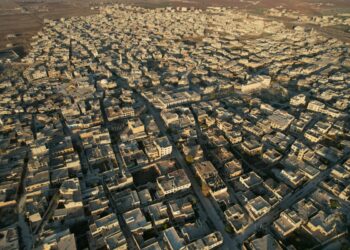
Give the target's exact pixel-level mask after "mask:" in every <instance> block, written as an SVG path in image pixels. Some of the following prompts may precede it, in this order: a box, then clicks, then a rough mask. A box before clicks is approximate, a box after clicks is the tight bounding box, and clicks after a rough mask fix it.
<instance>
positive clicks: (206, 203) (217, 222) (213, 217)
mask: <svg viewBox="0 0 350 250" xmlns="http://www.w3.org/2000/svg"><path fill="white" fill-rule="evenodd" d="M139 96H140V98H142V99H143V100H144V98H143V97H142V96H141V95H139ZM145 103H146V105H147V108H148V110H149V112H150V113H151V115H152V116H153V118H154V120H155V122H156V124H157V126H158V128H159V130H160V131H161V132H162V134H164V135H165V136H167V137H168V139H169V141H170V142H171V144H172V146H173V152H172V154H173V156H174V157H175V159H176V160H177V162H178V163H179V164H180V166H181V167H182V168H183V169H184V170H185V172H186V174H187V176H188V178H189V179H190V181H191V184H192V188H193V190H194V192H195V194H196V196H197V197H198V199H199V201H200V203H201V204H202V206H203V208H204V210H205V212H206V213H207V216H208V218H209V219H210V221H211V222H212V224H213V225H214V226H215V229H216V230H217V231H219V232H220V233H221V234H222V236H223V239H224V245H223V248H224V249H240V247H239V246H238V245H237V244H236V241H234V240H233V239H232V238H231V236H230V235H229V234H228V233H227V232H226V230H225V228H226V227H225V224H224V223H223V220H222V219H221V217H220V216H219V215H218V213H217V211H216V210H215V208H214V205H213V204H212V202H211V201H210V200H209V199H208V198H207V197H205V196H204V195H203V193H202V190H201V187H200V186H199V184H198V181H197V180H196V178H195V176H194V174H193V173H192V170H191V169H190V167H189V165H188V164H187V162H186V161H185V159H184V157H183V155H182V154H181V152H180V151H179V150H178V148H177V147H176V145H175V143H174V142H173V141H172V140H171V138H169V134H168V133H167V129H166V127H165V125H164V123H163V120H162V119H161V117H160V112H159V111H158V110H156V109H155V108H154V107H153V106H152V105H151V104H150V103H148V101H147V100H145Z"/></svg>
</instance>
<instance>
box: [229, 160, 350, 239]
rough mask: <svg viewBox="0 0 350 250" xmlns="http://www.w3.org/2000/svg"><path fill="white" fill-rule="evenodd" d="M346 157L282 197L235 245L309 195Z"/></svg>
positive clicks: (239, 237) (240, 236)
mask: <svg viewBox="0 0 350 250" xmlns="http://www.w3.org/2000/svg"><path fill="white" fill-rule="evenodd" d="M347 157H348V155H346V156H343V157H342V158H341V159H339V160H338V162H337V163H335V164H333V165H331V166H330V167H329V168H328V169H327V170H325V171H323V172H321V173H320V174H319V175H318V176H317V177H315V178H314V179H312V180H310V181H309V182H307V183H306V184H305V185H304V186H303V187H302V188H301V189H299V190H298V191H296V192H294V193H292V194H290V195H289V196H287V197H284V199H283V200H282V201H281V202H280V203H279V204H278V205H277V206H275V207H274V208H273V209H271V211H270V212H269V213H267V214H266V215H264V216H263V217H261V218H260V219H258V220H256V221H255V222H254V223H252V224H251V225H249V227H248V228H247V229H246V230H245V231H244V233H242V234H241V235H238V236H237V237H235V241H236V242H237V244H240V243H242V242H243V241H244V240H245V239H246V238H247V237H249V236H250V235H251V234H253V233H254V232H255V231H256V229H257V228H259V227H260V226H263V225H264V224H271V223H272V222H273V220H275V219H276V218H277V217H278V216H279V214H280V212H282V211H283V210H285V209H287V208H290V207H291V206H292V205H293V204H295V203H296V202H298V201H299V200H300V199H302V198H304V197H305V196H308V195H310V194H311V193H312V192H313V191H314V190H315V189H316V187H317V185H318V184H319V183H320V182H322V181H323V180H325V179H326V178H327V177H328V176H329V174H330V172H331V170H332V169H333V167H334V166H335V165H336V164H338V163H339V162H342V161H343V160H345V159H346V158H347Z"/></svg>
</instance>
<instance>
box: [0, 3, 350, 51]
mask: <svg viewBox="0 0 350 250" xmlns="http://www.w3.org/2000/svg"><path fill="white" fill-rule="evenodd" d="M105 3H124V4H132V5H139V6H143V7H148V8H156V7H165V6H172V7H176V6H186V7H197V8H206V7H208V6H226V7H238V8H242V9H247V10H251V11H255V12H257V13H258V12H262V11H263V10H264V9H266V8H271V7H279V6H283V7H285V8H287V9H291V10H297V11H300V12H301V13H304V14H310V15H318V14H327V13H329V14H334V13H339V12H348V13H350V1H349V0H99V1H96V0H87V1H86V0H70V1H69V0H20V1H19V0H0V50H1V49H4V48H6V46H11V45H12V46H17V47H23V48H24V49H25V50H27V49H28V48H29V43H30V39H31V37H32V36H33V35H34V34H35V33H36V32H38V31H39V30H40V29H41V27H42V23H43V19H44V18H48V19H58V18H61V17H71V16H82V15H91V14H94V13H96V11H93V10H91V8H90V7H91V6H95V5H103V4H105ZM329 3H331V4H329ZM9 34H12V36H11V37H8V35H9Z"/></svg>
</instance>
